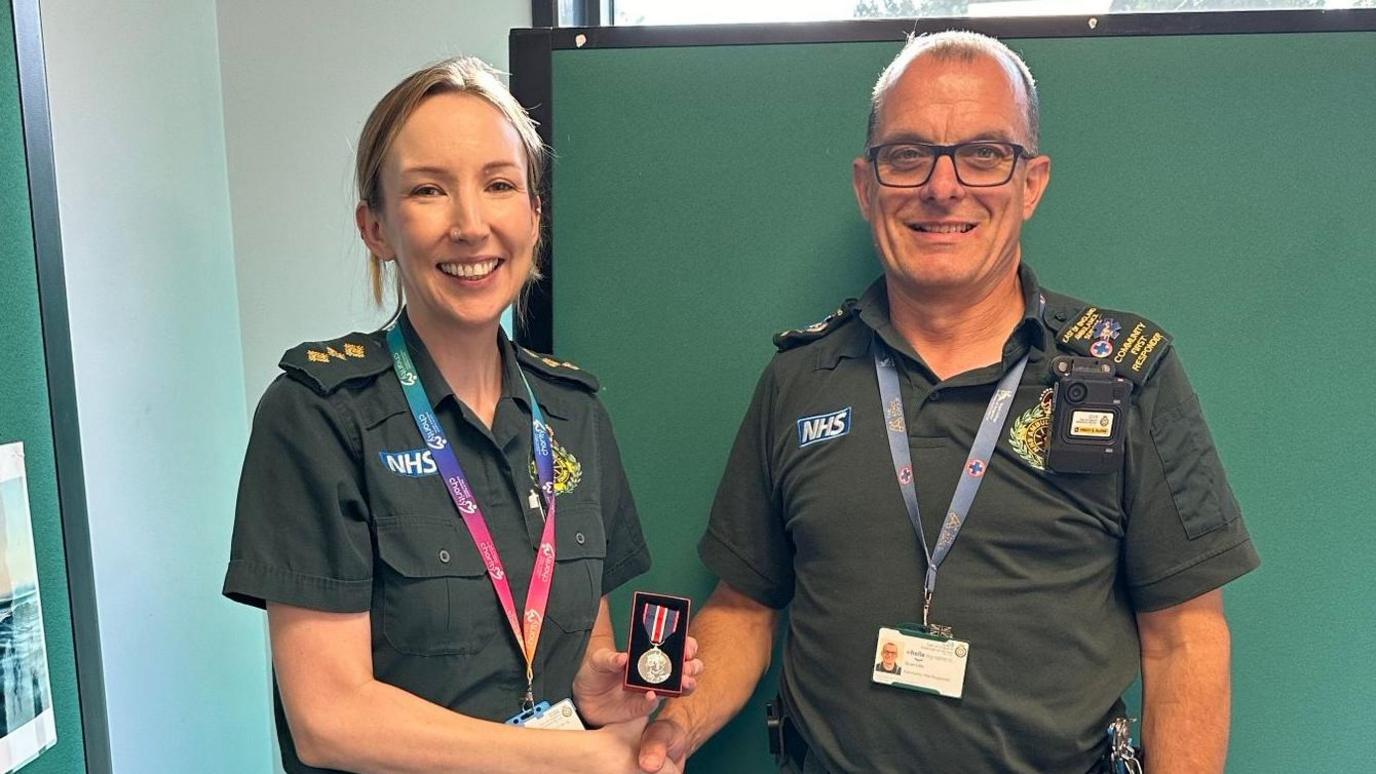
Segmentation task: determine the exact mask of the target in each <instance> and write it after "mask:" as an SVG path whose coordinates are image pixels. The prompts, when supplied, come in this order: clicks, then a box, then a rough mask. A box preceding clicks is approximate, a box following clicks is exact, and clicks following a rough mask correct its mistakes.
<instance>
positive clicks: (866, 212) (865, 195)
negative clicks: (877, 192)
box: [850, 156, 874, 222]
mask: <svg viewBox="0 0 1376 774" xmlns="http://www.w3.org/2000/svg"><path fill="white" fill-rule="evenodd" d="M873 182H874V172H873V171H871V170H870V161H869V159H867V158H865V157H863V156H861V157H859V158H857V159H855V161H852V162H851V163H850V185H851V188H853V189H855V203H856V204H858V205H860V217H862V218H864V219H865V220H866V222H868V221H869V219H870V197H872V196H873V195H874V189H873V188H872V187H871V184H872V183H873Z"/></svg>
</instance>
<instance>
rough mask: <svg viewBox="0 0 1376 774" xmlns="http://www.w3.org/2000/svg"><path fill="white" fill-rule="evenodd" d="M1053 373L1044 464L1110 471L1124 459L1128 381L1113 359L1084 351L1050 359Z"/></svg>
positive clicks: (1071, 469) (1065, 469)
mask: <svg viewBox="0 0 1376 774" xmlns="http://www.w3.org/2000/svg"><path fill="white" fill-rule="evenodd" d="M1051 369H1052V371H1053V372H1054V373H1055V374H1056V376H1057V377H1058V380H1057V382H1056V397H1055V404H1054V408H1053V409H1052V414H1051V415H1052V425H1051V437H1050V438H1049V439H1047V440H1048V447H1047V451H1046V467H1047V469H1049V470H1051V471H1053V472H1056V473H1110V472H1113V471H1114V470H1118V469H1119V468H1120V467H1121V466H1122V464H1123V446H1124V443H1123V439H1124V438H1125V437H1126V436H1127V409H1128V396H1129V395H1131V394H1132V383H1131V382H1129V381H1128V380H1127V379H1123V378H1121V377H1118V376H1115V375H1114V373H1113V365H1112V364H1110V363H1107V362H1105V361H1103V360H1097V359H1094V358H1087V357H1058V358H1056V359H1054V360H1052V361H1051Z"/></svg>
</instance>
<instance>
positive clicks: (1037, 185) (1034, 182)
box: [1022, 156, 1051, 220]
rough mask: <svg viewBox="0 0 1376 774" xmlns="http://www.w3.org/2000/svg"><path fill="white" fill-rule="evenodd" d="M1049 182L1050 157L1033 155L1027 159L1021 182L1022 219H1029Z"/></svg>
mask: <svg viewBox="0 0 1376 774" xmlns="http://www.w3.org/2000/svg"><path fill="white" fill-rule="evenodd" d="M1050 184H1051V157H1050V156H1034V157H1032V158H1030V159H1028V160H1027V173H1026V175H1024V176H1023V182H1022V219H1023V220H1031V219H1032V213H1034V212H1036V211H1037V205H1038V204H1040V203H1041V201H1042V195H1043V194H1045V193H1046V187H1047V186H1048V185H1050Z"/></svg>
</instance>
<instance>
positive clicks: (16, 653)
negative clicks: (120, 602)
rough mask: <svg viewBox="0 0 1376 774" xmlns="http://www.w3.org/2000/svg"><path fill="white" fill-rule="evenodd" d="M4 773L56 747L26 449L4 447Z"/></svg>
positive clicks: (0, 563) (0, 681)
mask: <svg viewBox="0 0 1376 774" xmlns="http://www.w3.org/2000/svg"><path fill="white" fill-rule="evenodd" d="M0 688H3V690H4V696H3V700H0V772H11V771H14V770H15V769H18V768H19V767H20V766H23V765H24V764H26V763H28V762H29V761H32V760H33V759H34V758H37V757H38V756H39V755H40V754H41V753H42V752H43V751H44V750H47V749H48V748H50V747H52V746H53V745H55V744H57V724H56V722H55V721H54V720H53V698H52V696H53V692H52V687H51V686H50V685H49V684H48V651H47V647H46V645H45V644H44V638H43V608H42V606H41V605H40V604H39V601H38V564H37V561H36V560H35V558H34V549H33V524H32V523H31V522H30V519H29V489H28V482H27V480H26V479H25V476H24V445H23V444H22V443H10V444H4V445H0Z"/></svg>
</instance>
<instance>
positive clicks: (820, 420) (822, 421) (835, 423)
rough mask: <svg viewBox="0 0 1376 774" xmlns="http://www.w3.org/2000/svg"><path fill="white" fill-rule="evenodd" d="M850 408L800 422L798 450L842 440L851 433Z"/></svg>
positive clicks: (802, 419) (803, 419)
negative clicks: (815, 444) (833, 440)
mask: <svg viewBox="0 0 1376 774" xmlns="http://www.w3.org/2000/svg"><path fill="white" fill-rule="evenodd" d="M850 418H851V411H850V406H847V407H845V408H843V409H841V410H840V411H833V412H831V413H830V414H817V415H816V416H811V417H803V418H801V419H799V420H798V448H800V449H801V448H802V447H804V446H811V445H812V444H814V443H821V442H822V441H830V440H832V439H834V438H840V437H841V436H843V435H845V434H846V433H849V432H850Z"/></svg>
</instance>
